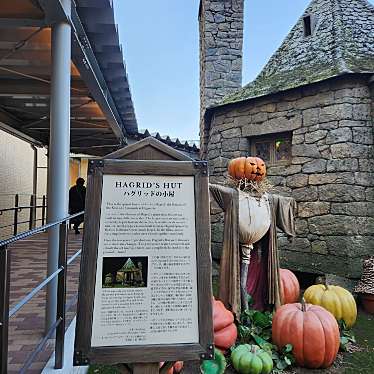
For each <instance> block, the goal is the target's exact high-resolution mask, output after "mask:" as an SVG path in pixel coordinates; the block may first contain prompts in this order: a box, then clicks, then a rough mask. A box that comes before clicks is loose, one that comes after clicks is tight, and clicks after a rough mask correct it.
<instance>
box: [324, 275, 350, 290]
mask: <svg viewBox="0 0 374 374" xmlns="http://www.w3.org/2000/svg"><path fill="white" fill-rule="evenodd" d="M325 279H326V283H327V284H331V285H333V286H339V287H343V288H345V289H346V290H348V291H349V292H351V293H353V291H354V288H355V287H356V284H357V281H356V280H352V279H348V278H345V277H339V276H338V275H335V274H326V275H325Z"/></svg>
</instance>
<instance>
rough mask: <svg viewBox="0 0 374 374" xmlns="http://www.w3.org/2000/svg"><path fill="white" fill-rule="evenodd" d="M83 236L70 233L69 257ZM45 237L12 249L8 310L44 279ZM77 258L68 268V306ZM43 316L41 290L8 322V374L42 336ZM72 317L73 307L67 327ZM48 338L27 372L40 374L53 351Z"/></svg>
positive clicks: (73, 292) (74, 290) (15, 370)
mask: <svg viewBox="0 0 374 374" xmlns="http://www.w3.org/2000/svg"><path fill="white" fill-rule="evenodd" d="M81 245H82V235H79V236H76V235H74V234H69V250H68V257H70V256H72V255H73V254H74V253H75V252H76V251H77V250H79V249H80V248H81ZM46 264H47V234H45V233H43V234H39V235H37V236H34V237H31V238H30V239H25V240H21V241H19V242H17V243H15V244H14V245H13V246H12V247H11V281H10V307H13V306H14V305H15V304H16V303H17V302H19V301H20V300H21V299H22V298H23V297H24V296H26V294H27V293H28V292H30V291H31V290H32V289H33V288H34V287H36V286H37V285H38V284H39V283H40V282H41V281H42V280H43V279H44V278H45V274H46V267H47V265H46ZM78 278H79V258H78V259H77V260H75V261H74V262H73V263H72V264H71V265H70V266H69V267H68V278H67V280H68V282H67V304H68V303H69V300H72V299H73V298H74V296H75V295H76V293H77V285H78ZM44 315H45V290H44V289H43V290H42V291H40V292H39V293H38V294H37V295H36V296H35V297H34V298H33V299H32V300H31V301H30V302H29V303H28V304H26V305H25V306H24V307H22V308H21V309H20V310H19V311H18V312H17V313H16V314H15V315H14V316H13V317H12V318H11V320H10V324H9V354H8V373H9V374H14V373H18V372H19V370H20V368H21V367H22V366H23V364H24V363H25V361H26V359H27V358H28V356H29V355H30V354H31V352H32V351H33V350H34V349H35V347H36V346H37V344H38V343H39V341H40V340H41V339H42V337H43V329H44ZM74 315H75V306H73V307H72V308H71V309H70V312H69V313H68V315H67V317H68V320H67V323H66V324H67V326H68V325H69V323H70V321H71V319H72V318H73V317H74ZM53 348H54V341H53V340H52V339H51V340H50V341H49V342H48V343H47V346H46V348H44V349H43V351H42V352H41V353H40V354H39V355H38V356H37V357H36V360H35V362H34V364H33V365H32V366H31V367H30V369H29V370H28V371H27V373H30V374H36V373H40V372H41V370H42V369H43V367H44V365H45V364H46V362H47V361H48V359H49V357H50V355H51V354H52V352H53Z"/></svg>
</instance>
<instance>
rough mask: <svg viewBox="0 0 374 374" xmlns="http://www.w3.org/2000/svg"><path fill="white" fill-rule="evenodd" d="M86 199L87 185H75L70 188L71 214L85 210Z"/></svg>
mask: <svg viewBox="0 0 374 374" xmlns="http://www.w3.org/2000/svg"><path fill="white" fill-rule="evenodd" d="M85 201H86V187H84V186H78V185H75V186H73V187H71V188H70V190H69V214H74V213H78V212H81V211H82V210H84V205H85Z"/></svg>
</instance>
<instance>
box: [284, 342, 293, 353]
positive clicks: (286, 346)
mask: <svg viewBox="0 0 374 374" xmlns="http://www.w3.org/2000/svg"><path fill="white" fill-rule="evenodd" d="M283 350H284V352H285V353H289V352H292V350H293V346H292V344H286V345H285V346H284V348H283Z"/></svg>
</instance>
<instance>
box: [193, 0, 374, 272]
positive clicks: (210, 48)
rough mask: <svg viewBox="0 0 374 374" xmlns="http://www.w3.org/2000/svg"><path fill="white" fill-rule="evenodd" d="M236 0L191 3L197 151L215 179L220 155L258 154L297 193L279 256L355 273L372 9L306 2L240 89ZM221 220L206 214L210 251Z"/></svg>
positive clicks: (324, 0)
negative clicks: (194, 6)
mask: <svg viewBox="0 0 374 374" xmlns="http://www.w3.org/2000/svg"><path fill="white" fill-rule="evenodd" d="M243 3H244V1H243V0H227V1H218V0H204V1H201V4H200V14H199V21H200V59H201V64H200V72H201V81H200V96H201V104H202V105H201V107H202V111H201V122H200V123H201V125H200V126H201V127H200V132H201V152H202V154H201V155H202V158H204V159H207V160H208V161H209V167H210V174H211V179H212V180H213V181H222V179H223V175H224V174H225V173H226V170H227V163H228V161H229V159H231V158H233V157H238V156H243V155H249V154H252V155H259V156H260V157H262V158H263V159H264V160H265V161H266V162H267V164H268V165H269V166H270V167H269V169H268V174H269V176H270V179H271V181H272V183H273V184H274V185H275V186H276V188H277V189H278V190H279V191H282V193H284V194H287V195H290V196H292V197H294V198H295V199H296V200H297V202H298V218H297V222H296V224H297V238H296V239H295V241H294V242H293V243H292V244H290V243H288V242H287V240H283V241H282V240H281V243H282V245H281V259H282V262H283V265H284V266H288V267H289V268H291V269H294V270H299V271H303V272H309V273H314V274H318V273H333V274H335V275H341V276H345V277H349V278H358V277H359V276H360V273H361V263H362V260H363V259H364V258H365V257H367V256H368V255H369V254H373V252H374V246H373V240H374V174H373V168H374V160H373V113H374V101H373V99H374V74H373V73H374V7H373V6H372V5H371V4H370V3H369V2H368V1H366V0H313V1H312V2H311V3H310V5H309V6H308V8H307V9H306V11H305V13H304V14H303V15H302V16H301V18H300V19H299V20H298V22H297V23H296V25H295V26H294V27H293V28H292V30H291V31H290V33H289V35H288V36H287V37H286V39H285V40H284V42H283V43H282V45H281V46H280V48H279V49H278V50H277V51H276V52H275V54H274V55H273V56H272V57H271V59H270V61H269V62H268V63H267V65H266V66H265V67H264V69H263V70H262V72H261V73H260V74H259V76H258V77H257V78H256V79H255V80H254V81H253V82H251V83H249V84H248V85H246V86H244V87H243V88H242V87H241V67H242V40H243ZM248 6H250V4H248ZM213 213H215V212H213ZM221 220H222V218H221V216H220V214H218V211H217V214H213V215H212V222H213V226H212V230H213V231H212V240H213V247H212V248H213V257H215V258H218V257H219V256H220V250H221V245H220V242H221V240H222V229H221V227H222V226H221V223H220V221H221ZM281 239H282V238H281Z"/></svg>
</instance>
